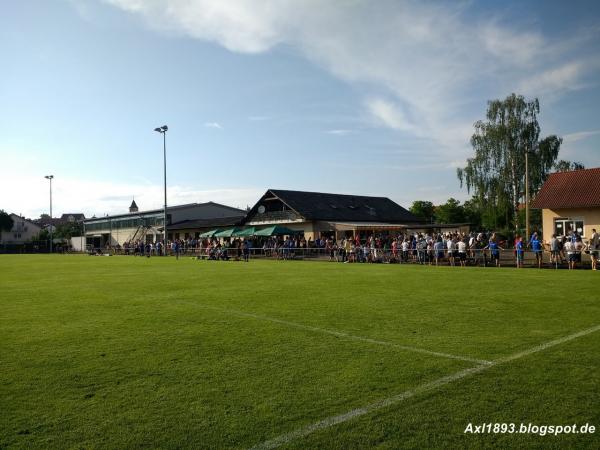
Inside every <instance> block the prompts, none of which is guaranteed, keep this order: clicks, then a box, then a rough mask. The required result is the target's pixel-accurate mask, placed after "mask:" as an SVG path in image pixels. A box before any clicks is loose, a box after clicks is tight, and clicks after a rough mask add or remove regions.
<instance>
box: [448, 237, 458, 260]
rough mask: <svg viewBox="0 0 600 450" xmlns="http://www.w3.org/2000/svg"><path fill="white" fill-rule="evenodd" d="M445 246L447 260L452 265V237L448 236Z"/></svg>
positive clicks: (453, 246)
mask: <svg viewBox="0 0 600 450" xmlns="http://www.w3.org/2000/svg"><path fill="white" fill-rule="evenodd" d="M446 248H447V249H448V261H450V265H451V266H453V265H454V249H455V248H456V247H455V245H454V240H453V239H452V237H449V238H448V240H447V241H446Z"/></svg>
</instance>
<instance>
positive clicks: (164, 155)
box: [154, 125, 169, 256]
mask: <svg viewBox="0 0 600 450" xmlns="http://www.w3.org/2000/svg"><path fill="white" fill-rule="evenodd" d="M168 129H169V127H168V126H166V125H163V126H162V127H158V128H155V129H154V131H156V132H157V133H161V134H162V135H163V158H164V159H163V162H164V163H163V167H164V174H165V211H164V217H163V243H164V253H163V254H164V255H165V256H166V255H167V130H168Z"/></svg>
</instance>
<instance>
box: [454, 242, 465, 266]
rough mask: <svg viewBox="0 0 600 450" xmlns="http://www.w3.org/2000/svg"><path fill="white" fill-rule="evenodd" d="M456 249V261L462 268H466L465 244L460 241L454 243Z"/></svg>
mask: <svg viewBox="0 0 600 450" xmlns="http://www.w3.org/2000/svg"><path fill="white" fill-rule="evenodd" d="M456 246H457V248H458V260H459V261H460V265H461V266H462V267H466V266H467V244H466V243H465V241H463V240H462V239H461V240H459V241H458V242H457V243H456Z"/></svg>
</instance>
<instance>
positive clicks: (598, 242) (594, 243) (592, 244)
mask: <svg viewBox="0 0 600 450" xmlns="http://www.w3.org/2000/svg"><path fill="white" fill-rule="evenodd" d="M588 247H589V249H590V257H591V258H592V270H598V253H600V235H598V232H597V231H596V229H595V228H592V236H591V237H590V241H589V244H588Z"/></svg>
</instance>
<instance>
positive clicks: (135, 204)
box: [129, 199, 138, 209]
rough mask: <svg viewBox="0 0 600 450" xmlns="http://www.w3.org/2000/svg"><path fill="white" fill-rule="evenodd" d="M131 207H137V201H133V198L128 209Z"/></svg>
mask: <svg viewBox="0 0 600 450" xmlns="http://www.w3.org/2000/svg"><path fill="white" fill-rule="evenodd" d="M132 208H135V209H138V205H137V203H136V202H135V199H133V200H132V201H131V205H130V206H129V209H132Z"/></svg>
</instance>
